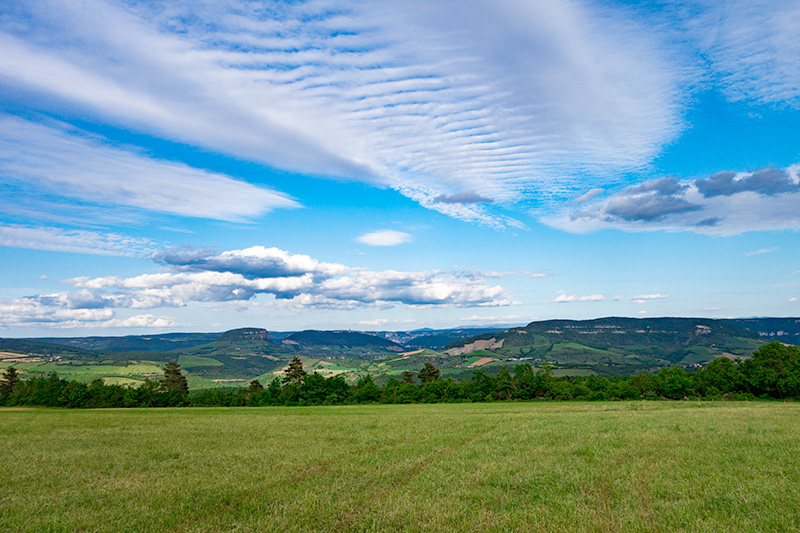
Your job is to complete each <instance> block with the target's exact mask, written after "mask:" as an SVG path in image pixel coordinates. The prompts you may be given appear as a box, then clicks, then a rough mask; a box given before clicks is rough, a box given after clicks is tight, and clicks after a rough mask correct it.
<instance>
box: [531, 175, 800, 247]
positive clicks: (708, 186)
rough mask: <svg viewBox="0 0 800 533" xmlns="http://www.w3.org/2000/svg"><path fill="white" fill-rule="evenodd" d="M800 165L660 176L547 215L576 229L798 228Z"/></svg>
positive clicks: (730, 231)
mask: <svg viewBox="0 0 800 533" xmlns="http://www.w3.org/2000/svg"><path fill="white" fill-rule="evenodd" d="M799 170H800V165H793V166H791V167H789V168H787V169H776V168H761V169H757V170H754V171H751V172H728V171H726V172H719V173H716V174H714V175H712V176H709V177H707V178H698V179H695V180H680V179H678V178H675V177H668V178H660V179H657V180H651V181H647V182H644V183H642V184H640V185H635V186H632V187H626V188H623V189H621V190H619V191H617V192H615V193H613V194H611V195H609V196H607V197H606V198H602V199H599V200H595V201H593V202H590V201H587V202H586V203H585V204H584V205H582V206H581V207H580V208H578V209H573V210H569V211H565V212H562V213H561V214H560V215H558V216H552V217H547V218H545V219H543V220H544V222H546V223H547V224H549V225H551V226H554V227H557V228H560V229H564V230H567V231H573V232H587V231H595V230H600V229H604V228H617V229H623V230H627V231H653V230H668V231H683V230H687V229H688V230H690V231H694V232H696V233H704V234H710V235H734V234H738V233H743V232H747V231H768V230H776V229H800V211H798V209H797V206H798V205H800V177H798V171H799Z"/></svg>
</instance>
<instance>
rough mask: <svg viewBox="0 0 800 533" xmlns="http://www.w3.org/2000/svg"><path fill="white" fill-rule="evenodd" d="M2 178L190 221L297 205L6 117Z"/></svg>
mask: <svg viewBox="0 0 800 533" xmlns="http://www.w3.org/2000/svg"><path fill="white" fill-rule="evenodd" d="M0 175H2V176H3V178H5V179H7V180H15V181H18V182H21V183H25V184H27V185H30V184H32V183H33V184H38V185H40V186H43V187H45V188H47V189H48V190H51V191H54V192H56V193H57V194H62V195H65V196H70V197H74V198H79V199H82V200H90V201H94V202H99V203H111V204H117V205H126V206H132V207H137V208H140V209H146V210H152V211H161V212H165V213H173V214H179V215H186V216H192V217H202V218H215V219H222V220H243V219H247V218H250V217H254V216H257V215H261V214H263V213H266V212H267V211H269V210H271V209H274V208H289V207H298V204H297V202H295V201H294V200H292V199H291V198H289V197H288V196H286V195H284V194H281V193H278V192H275V191H272V190H270V189H266V188H263V187H256V186H254V185H251V184H249V183H246V182H243V181H238V180H235V179H232V178H230V177H228V176H225V175H223V174H218V173H214V172H209V171H206V170H199V169H195V168H192V167H189V166H187V165H184V164H182V163H174V162H170V161H163V160H157V159H153V158H150V157H148V156H146V155H145V154H142V153H137V152H135V151H131V150H126V149H122V148H117V147H112V146H109V145H108V144H106V143H105V142H104V141H103V140H102V139H101V138H99V137H96V136H89V135H86V134H84V133H82V132H80V131H78V130H75V129H72V128H69V127H67V126H65V125H63V124H58V123H56V124H54V125H53V126H45V125H42V124H35V123H33V122H30V121H27V120H23V119H19V118H15V117H10V116H2V115H0Z"/></svg>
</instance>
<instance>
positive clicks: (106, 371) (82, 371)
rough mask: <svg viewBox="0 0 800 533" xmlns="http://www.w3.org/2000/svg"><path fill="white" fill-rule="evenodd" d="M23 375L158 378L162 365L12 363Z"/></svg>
mask: <svg viewBox="0 0 800 533" xmlns="http://www.w3.org/2000/svg"><path fill="white" fill-rule="evenodd" d="M14 366H15V367H16V368H17V369H18V370H20V371H21V372H22V373H23V374H24V375H28V376H30V375H44V376H47V375H50V374H51V373H53V372H56V373H57V374H58V375H59V376H60V377H62V378H65V379H70V380H76V381H82V382H89V381H93V380H95V379H107V378H130V379H132V380H136V379H137V378H138V381H140V382H141V381H143V380H144V378H145V377H147V376H150V377H151V378H156V379H158V378H160V377H161V376H162V375H163V373H164V367H163V366H158V365H157V364H156V363H152V362H149V361H144V362H131V364H127V365H102V364H82V363H76V362H74V361H61V362H47V363H16V364H15V365H14Z"/></svg>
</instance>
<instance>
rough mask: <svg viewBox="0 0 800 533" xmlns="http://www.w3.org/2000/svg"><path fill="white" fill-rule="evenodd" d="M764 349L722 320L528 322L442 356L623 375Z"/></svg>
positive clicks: (458, 344) (477, 338) (448, 350)
mask: <svg viewBox="0 0 800 533" xmlns="http://www.w3.org/2000/svg"><path fill="white" fill-rule="evenodd" d="M764 343H765V341H763V340H762V339H761V338H760V337H759V336H758V334H756V333H754V332H753V331H751V330H749V329H746V328H744V327H742V326H739V325H737V324H734V323H731V322H727V321H722V320H713V319H704V318H614V317H612V318H601V319H597V320H547V321H541V322H532V323H530V324H528V325H527V326H525V327H524V328H512V329H509V330H507V331H505V332H503V333H497V334H492V333H487V334H484V335H479V336H475V337H469V338H466V339H462V340H459V341H456V342H453V343H451V344H449V345H448V346H447V347H446V348H445V350H444V351H445V353H447V354H449V355H453V356H455V355H464V354H468V353H472V352H477V351H479V350H481V351H483V352H485V353H488V354H494V355H495V356H502V357H503V358H509V357H510V358H514V359H516V360H523V361H533V362H548V363H550V364H554V365H558V366H565V365H569V366H573V367H576V368H586V369H592V370H594V371H598V372H599V373H620V372H621V373H625V372H631V371H634V372H635V371H636V370H637V369H639V370H642V369H648V368H658V367H660V366H665V365H670V364H680V365H684V366H688V365H694V364H701V363H705V362H708V361H710V360H713V359H715V358H717V357H720V356H723V355H729V356H748V355H749V354H750V353H752V351H753V350H754V349H756V348H758V346H760V345H762V344H764Z"/></svg>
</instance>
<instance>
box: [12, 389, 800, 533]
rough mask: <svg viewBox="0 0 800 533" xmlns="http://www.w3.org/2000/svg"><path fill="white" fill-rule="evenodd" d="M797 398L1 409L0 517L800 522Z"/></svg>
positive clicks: (714, 524)
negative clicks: (761, 400) (794, 399)
mask: <svg viewBox="0 0 800 533" xmlns="http://www.w3.org/2000/svg"><path fill="white" fill-rule="evenodd" d="M798 437H800V404H796V403H792V402H789V403H784V402H750V403H744V402H741V403H737V402H702V403H698V402H667V401H653V402H646V403H645V402H642V401H635V402H593V403H580V402H569V403H557V402H526V403H522V402H500V403H487V404H470V403H465V404H415V405H356V406H327V407H263V408H252V407H251V408H183V409H181V408H171V409H119V410H117V409H104V410H83V409H81V410H61V409H0V446H2V450H3V458H2V461H0V530H2V531H20V532H23V531H397V530H406V531H422V530H429V531H709V532H712V531H713V532H719V531H797V530H800V461H798V460H797V457H798V452H800V438H798Z"/></svg>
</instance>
